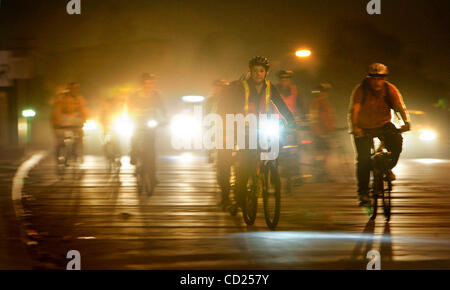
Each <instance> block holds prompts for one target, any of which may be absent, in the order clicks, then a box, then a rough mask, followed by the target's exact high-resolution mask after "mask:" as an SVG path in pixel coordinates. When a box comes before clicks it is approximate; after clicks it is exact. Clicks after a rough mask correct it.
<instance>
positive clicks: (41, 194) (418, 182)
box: [23, 155, 450, 269]
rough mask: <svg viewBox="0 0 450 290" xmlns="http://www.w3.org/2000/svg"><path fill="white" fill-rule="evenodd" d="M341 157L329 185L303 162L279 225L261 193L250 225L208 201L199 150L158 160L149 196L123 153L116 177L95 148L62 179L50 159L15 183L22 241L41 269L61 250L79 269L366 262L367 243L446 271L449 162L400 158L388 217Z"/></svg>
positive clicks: (393, 264) (61, 263)
mask: <svg viewBox="0 0 450 290" xmlns="http://www.w3.org/2000/svg"><path fill="white" fill-rule="evenodd" d="M337 162H340V161H337ZM340 165H342V164H341V163H338V164H337V165H333V168H334V169H333V171H334V172H336V174H335V176H334V179H335V181H334V182H333V183H315V182H313V181H312V178H310V176H311V174H309V172H308V169H305V170H304V174H305V180H306V182H305V184H304V185H302V186H299V187H297V188H296V189H295V193H293V194H291V195H290V196H287V195H286V194H284V193H283V195H282V213H281V219H280V223H279V226H278V228H277V230H276V231H269V230H268V229H267V227H266V225H265V222H264V217H263V210H262V201H260V203H259V209H258V217H257V220H256V223H255V225H254V226H251V227H247V226H246V225H245V224H244V223H243V221H242V218H241V216H240V214H238V216H236V217H232V216H230V215H229V214H228V213H227V212H223V211H221V209H220V208H218V207H217V206H216V203H217V202H218V188H217V185H216V181H215V173H214V167H213V165H212V164H208V163H207V160H206V158H205V157H195V156H188V155H179V156H165V157H161V158H160V159H159V179H160V184H159V186H158V187H157V189H156V192H155V193H154V195H153V196H151V197H147V196H145V195H143V194H140V193H138V192H137V191H136V180H135V177H134V176H133V167H131V166H130V165H129V164H127V160H125V159H124V165H123V167H122V169H121V173H120V175H119V178H118V179H117V178H114V177H113V176H111V175H110V174H108V172H107V170H106V166H105V163H104V161H103V158H102V157H100V156H86V157H85V160H84V164H83V166H82V170H81V171H80V172H78V173H77V174H76V176H70V174H67V175H66V178H65V179H64V180H62V181H61V180H58V178H57V176H56V174H55V166H54V162H53V161H52V160H51V158H49V159H47V160H45V161H44V162H41V163H40V164H39V165H38V166H37V167H36V168H34V169H33V170H32V171H31V172H30V176H29V179H28V180H27V182H26V184H25V187H24V191H23V193H24V199H23V204H24V209H25V213H26V214H25V216H24V218H23V225H24V228H25V232H26V234H27V235H28V238H29V239H30V240H31V241H34V242H33V243H31V244H29V246H28V248H29V249H30V253H31V257H32V258H33V259H34V260H35V261H36V263H37V265H38V266H37V267H38V268H50V269H65V265H66V263H67V261H68V260H66V259H65V256H66V253H67V252H68V251H69V250H78V251H79V252H80V253H81V268H82V269H365V268H366V265H367V263H368V261H369V260H368V259H367V258H366V254H367V252H368V251H369V250H372V249H375V250H378V251H379V252H380V255H381V268H382V269H442V268H445V269H450V192H449V190H448V188H449V184H450V178H449V174H448V172H449V169H450V162H449V161H448V160H438V159H410V160H401V162H400V163H399V165H398V167H397V168H396V170H395V172H396V174H397V176H398V177H399V178H398V180H397V181H396V182H395V187H394V193H393V201H392V203H393V216H392V218H391V221H390V222H389V223H385V221H384V218H383V216H382V215H381V214H380V215H379V216H378V218H377V219H376V220H375V221H374V222H369V219H368V216H367V215H366V214H365V213H364V212H363V211H362V210H361V209H360V208H358V207H357V203H356V199H355V190H356V187H355V181H354V178H353V177H352V170H353V169H352V168H347V167H344V166H340ZM352 166H353V165H352ZM310 179H311V180H310Z"/></svg>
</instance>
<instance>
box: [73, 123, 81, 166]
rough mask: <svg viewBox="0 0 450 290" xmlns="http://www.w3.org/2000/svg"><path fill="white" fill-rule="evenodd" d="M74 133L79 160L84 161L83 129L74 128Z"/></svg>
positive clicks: (76, 153) (76, 154)
mask: <svg viewBox="0 0 450 290" xmlns="http://www.w3.org/2000/svg"><path fill="white" fill-rule="evenodd" d="M73 134H74V148H73V149H74V150H75V152H74V153H75V156H76V157H77V159H78V160H80V161H81V162H83V129H82V128H77V129H73Z"/></svg>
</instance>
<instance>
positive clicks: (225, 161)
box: [216, 149, 232, 203]
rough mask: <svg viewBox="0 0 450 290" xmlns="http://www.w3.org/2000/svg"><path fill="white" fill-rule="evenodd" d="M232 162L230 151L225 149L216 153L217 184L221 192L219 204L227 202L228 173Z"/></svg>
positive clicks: (228, 190) (228, 188) (228, 191)
mask: <svg viewBox="0 0 450 290" xmlns="http://www.w3.org/2000/svg"><path fill="white" fill-rule="evenodd" d="M231 162H232V151H231V150H227V149H221V150H218V151H217V164H216V172H217V183H218V184H219V186H220V190H221V192H222V201H221V203H226V202H228V201H229V193H230V171H231Z"/></svg>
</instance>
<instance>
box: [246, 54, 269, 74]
mask: <svg viewBox="0 0 450 290" xmlns="http://www.w3.org/2000/svg"><path fill="white" fill-rule="evenodd" d="M257 65H260V66H263V67H264V68H265V69H266V71H268V70H269V69H270V63H269V60H268V59H267V57H263V56H255V57H253V58H252V59H250V61H249V62H248V67H249V68H250V69H252V67H254V66H257Z"/></svg>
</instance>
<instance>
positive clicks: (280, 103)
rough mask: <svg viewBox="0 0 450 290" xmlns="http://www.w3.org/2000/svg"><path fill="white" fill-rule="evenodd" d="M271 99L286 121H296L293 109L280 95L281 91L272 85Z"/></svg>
mask: <svg viewBox="0 0 450 290" xmlns="http://www.w3.org/2000/svg"><path fill="white" fill-rule="evenodd" d="M271 100H272V102H273V104H274V105H275V107H276V108H277V110H278V112H280V114H281V116H282V117H283V118H284V119H285V120H286V122H288V123H295V119H294V116H292V113H291V111H290V110H289V108H288V106H287V105H286V103H285V102H284V100H283V98H282V97H281V96H280V93H279V92H278V90H277V88H276V87H274V86H272V97H271Z"/></svg>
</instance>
